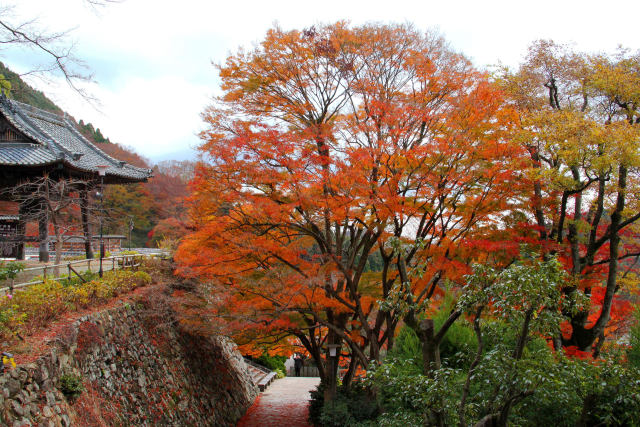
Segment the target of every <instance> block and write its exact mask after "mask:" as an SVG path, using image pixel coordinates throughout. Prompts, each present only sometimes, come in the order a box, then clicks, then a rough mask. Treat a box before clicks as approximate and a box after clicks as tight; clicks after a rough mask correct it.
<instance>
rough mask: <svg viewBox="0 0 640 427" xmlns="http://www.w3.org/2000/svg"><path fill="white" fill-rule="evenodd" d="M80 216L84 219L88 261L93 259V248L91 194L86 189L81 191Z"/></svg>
mask: <svg viewBox="0 0 640 427" xmlns="http://www.w3.org/2000/svg"><path fill="white" fill-rule="evenodd" d="M80 216H81V217H82V234H83V236H84V252H85V255H86V257H87V259H93V247H92V246H91V224H89V192H88V191H87V189H86V188H85V189H83V190H81V191H80Z"/></svg>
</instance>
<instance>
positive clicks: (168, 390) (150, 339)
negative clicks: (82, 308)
mask: <svg viewBox="0 0 640 427" xmlns="http://www.w3.org/2000/svg"><path fill="white" fill-rule="evenodd" d="M62 376H65V378H74V377H75V378H80V379H81V380H82V384H83V386H84V390H83V391H82V392H81V393H80V394H79V395H78V396H77V397H75V398H72V397H67V396H65V395H64V394H63V393H62V392H61V391H60V387H61V382H60V378H61V377H62ZM0 391H1V393H0V409H1V410H2V413H1V414H0V425H8V426H24V425H26V426H30V425H33V426H161V425H170V426H234V425H235V423H236V421H237V420H238V419H239V418H240V417H241V416H242V414H244V412H245V411H246V409H247V408H248V407H249V406H250V405H251V403H252V402H253V400H254V399H255V397H256V395H257V390H256V387H255V386H254V385H253V383H252V382H251V379H250V377H249V375H248V373H247V370H246V367H245V364H244V361H243V360H242V357H241V355H240V354H239V353H238V351H237V349H236V347H235V344H233V343H232V342H230V341H228V340H227V339H225V338H219V337H216V338H213V339H210V338H207V339H205V338H202V337H200V336H194V335H191V334H189V333H187V332H185V331H184V330H182V329H181V328H180V327H179V326H177V325H176V323H175V322H174V321H173V320H172V316H171V314H170V313H168V312H167V311H166V307H165V309H164V310H158V309H157V307H149V306H148V305H147V306H144V305H142V304H137V305H136V306H131V305H126V306H122V307H119V308H115V309H112V310H108V311H104V312H101V313H97V314H93V315H91V316H86V317H83V318H81V319H79V320H78V321H76V322H75V323H74V324H73V325H71V326H70V327H68V328H67V329H66V330H65V331H64V332H63V333H61V334H60V335H59V336H58V337H57V338H56V339H55V341H54V342H53V343H52V344H51V348H50V351H48V353H47V354H45V355H43V356H41V357H40V358H39V359H38V360H37V361H36V363H32V364H28V365H23V366H19V367H18V368H16V369H14V370H12V371H10V372H7V373H5V374H3V375H0Z"/></svg>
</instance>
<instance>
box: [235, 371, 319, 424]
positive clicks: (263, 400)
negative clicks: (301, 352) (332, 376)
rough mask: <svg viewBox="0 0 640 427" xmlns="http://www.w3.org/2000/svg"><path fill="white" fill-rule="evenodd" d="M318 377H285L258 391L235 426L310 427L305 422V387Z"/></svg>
mask: <svg viewBox="0 0 640 427" xmlns="http://www.w3.org/2000/svg"><path fill="white" fill-rule="evenodd" d="M319 382H320V378H309V377H300V378H296V377H286V378H282V379H279V380H275V381H274V382H273V383H272V384H271V385H270V386H269V387H268V388H267V389H266V390H265V391H264V392H262V393H260V395H259V396H258V398H257V399H256V401H255V402H254V403H253V406H251V408H249V410H248V411H247V413H246V414H245V415H244V417H242V418H241V419H240V421H238V425H237V427H283V426H284V427H311V424H309V422H308V421H307V418H308V415H309V410H308V404H309V397H310V396H309V390H312V389H314V388H316V386H317V385H318V383H319Z"/></svg>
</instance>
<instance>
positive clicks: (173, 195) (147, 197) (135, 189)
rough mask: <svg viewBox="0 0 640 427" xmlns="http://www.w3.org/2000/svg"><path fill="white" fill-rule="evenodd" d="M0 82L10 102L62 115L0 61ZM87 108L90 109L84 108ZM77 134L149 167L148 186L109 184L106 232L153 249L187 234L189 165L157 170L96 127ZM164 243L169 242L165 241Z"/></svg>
mask: <svg viewBox="0 0 640 427" xmlns="http://www.w3.org/2000/svg"><path fill="white" fill-rule="evenodd" d="M0 82H2V86H3V87H4V88H5V93H6V95H7V96H8V97H9V98H12V99H15V100H16V101H20V102H24V103H26V104H29V105H33V106H35V107H37V108H41V109H43V110H47V111H50V112H52V113H56V114H63V110H62V109H61V108H60V107H58V106H57V105H56V104H55V103H54V102H53V101H51V100H50V99H49V98H47V96H46V95H45V94H44V93H42V92H40V91H38V90H36V89H34V88H32V87H31V86H29V85H28V84H27V83H26V82H24V80H22V79H21V78H20V76H19V75H18V74H17V73H15V72H13V71H11V70H10V69H9V68H7V67H6V66H5V65H4V64H3V63H2V62H0ZM88 108H90V107H88ZM69 118H71V119H72V120H74V121H75V122H76V123H77V127H78V129H79V130H80V132H81V133H82V134H83V135H84V136H85V137H86V138H87V139H89V140H90V141H91V142H93V143H95V144H96V145H98V147H99V148H100V149H101V150H103V151H104V152H105V153H107V154H109V155H110V156H112V157H115V158H117V159H119V160H124V161H126V162H127V163H130V164H132V165H135V166H139V167H143V168H153V178H151V179H150V180H149V182H146V183H140V184H129V185H110V186H108V187H107V189H106V190H105V200H104V203H105V208H106V209H108V212H109V214H108V222H107V223H106V224H105V226H106V230H105V232H106V233H109V234H123V235H127V236H128V228H129V225H130V223H131V222H133V229H132V232H131V240H132V246H134V247H140V246H157V245H158V244H160V243H161V242H163V241H164V240H165V239H168V240H174V239H177V238H179V237H180V236H182V234H184V232H186V225H185V223H184V219H185V218H184V216H185V209H184V204H183V200H182V199H183V197H184V196H185V195H186V191H187V182H188V181H189V179H191V177H192V175H193V166H194V165H193V163H192V162H189V161H165V162H161V163H160V164H158V165H152V164H151V162H150V161H149V160H148V159H146V158H144V157H143V156H141V155H140V154H138V153H136V152H135V151H134V150H133V148H131V147H126V146H124V145H122V144H118V143H115V142H112V141H111V140H110V139H109V138H108V137H106V136H104V135H103V134H102V132H101V131H100V128H99V127H97V126H94V125H93V124H92V123H89V122H86V123H85V121H84V120H82V119H79V120H76V119H75V118H73V117H72V116H69ZM168 240H167V241H165V243H169V241H168Z"/></svg>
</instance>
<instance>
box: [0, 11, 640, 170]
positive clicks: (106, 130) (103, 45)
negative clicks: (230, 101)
mask: <svg viewBox="0 0 640 427" xmlns="http://www.w3.org/2000/svg"><path fill="white" fill-rule="evenodd" d="M2 3H6V2H5V1H2ZM14 5H15V8H14V14H15V20H16V21H17V20H19V19H20V18H22V19H33V18H37V19H38V22H39V24H40V25H41V26H43V27H46V28H47V29H48V30H50V31H62V30H67V29H72V32H71V36H72V39H73V40H74V41H75V43H76V54H77V56H78V57H80V58H82V59H83V60H84V61H85V62H86V63H87V64H88V66H89V67H90V68H91V70H92V71H93V73H94V77H95V81H96V84H95V85H94V86H92V87H91V88H90V91H91V92H92V93H93V94H94V95H95V96H97V98H98V99H99V102H100V104H101V105H100V107H99V110H98V109H96V108H93V107H92V106H90V105H88V104H87V103H86V102H85V101H83V100H82V99H81V98H80V97H79V96H78V95H77V94H74V93H72V92H71V91H70V90H69V89H68V87H66V86H65V85H64V84H55V82H49V83H43V82H42V81H38V80H31V81H30V82H31V83H32V84H33V85H34V86H36V87H37V88H38V89H40V90H42V91H43V92H45V94H46V95H48V96H49V97H50V98H52V99H53V100H54V101H55V102H56V103H58V104H59V105H60V106H61V107H62V108H63V109H65V110H66V111H68V112H69V113H70V114H71V115H73V116H74V117H76V119H84V120H85V121H89V122H92V123H93V124H94V125H96V126H97V127H99V128H100V130H101V131H102V133H103V134H104V135H105V136H107V137H109V138H110V139H111V140H112V141H114V142H118V143H121V144H124V145H127V146H130V147H133V148H134V149H135V150H136V151H137V152H138V153H140V154H142V155H143V156H145V157H148V158H151V159H154V160H159V159H163V158H171V157H172V156H175V157H180V158H184V156H185V153H186V152H187V151H188V150H189V148H190V147H195V146H196V145H197V144H198V138H197V136H196V134H197V133H198V131H199V130H200V129H201V128H202V127H203V125H202V122H201V119H200V112H201V111H202V110H203V109H204V107H205V106H206V105H207V104H208V103H209V100H210V99H211V96H213V95H215V94H216V93H218V86H219V80H218V76H217V72H216V70H215V68H214V67H213V66H212V65H211V64H212V62H214V63H219V62H223V61H224V59H225V58H226V56H227V54H228V53H230V52H234V51H236V50H237V48H238V47H240V46H245V47H251V46H252V45H253V44H255V43H257V42H259V41H260V40H261V39H262V37H263V36H264V33H265V31H266V30H267V29H268V28H270V27H271V26H273V24H274V23H275V22H277V23H278V24H279V25H280V26H281V27H283V28H285V29H293V28H304V27H308V26H310V25H313V24H317V23H329V22H334V21H336V20H342V19H344V20H349V21H351V22H352V23H353V24H360V23H364V22H371V21H376V22H383V23H386V22H411V23H413V24H415V26H416V27H417V28H420V29H427V28H436V29H438V30H439V31H440V32H441V33H442V34H443V35H444V36H445V37H446V38H447V39H448V40H449V41H450V43H451V45H452V46H453V47H454V48H455V49H456V50H459V51H461V52H463V53H465V54H466V55H467V56H468V57H470V58H471V59H472V60H473V61H474V62H475V64H476V65H477V66H480V67H483V66H486V65H489V64H496V63H497V62H498V61H501V62H502V63H505V64H508V65H517V64H518V63H519V61H520V59H521V58H522V57H523V55H524V54H525V53H526V49H527V46H528V45H529V44H530V43H531V42H532V41H533V40H536V39H540V38H551V39H554V40H555V41H557V42H563V43H568V42H573V43H575V44H576V46H577V48H579V49H582V50H587V51H613V50H614V49H615V48H616V47H617V46H618V45H623V46H625V47H628V48H631V49H633V50H636V49H638V48H640V36H638V17H639V16H640V1H637V0H636V1H630V0H617V1H602V0H600V1H591V0H582V1H575V0H571V1H568V0H554V1H548V0H536V1H518V0H510V1H507V0H505V1H492V0H485V1H478V0H476V1H473V0H452V1H450V2H446V1H437V2H436V1H430V0H423V1H405V0H394V1H389V0H385V1H375V0H369V1H351V0H340V1H334V0H323V1H313V2H312V1H302V0H298V1H285V0H272V1H268V0H263V1H247V0H244V1H238V0H236V1H233V0H231V1H197V0H180V1H162V0H123V1H122V2H120V3H115V4H110V5H108V6H106V7H102V8H98V9H95V8H92V7H90V6H88V5H87V4H86V2H84V1H83V0H57V1H52V0H20V1H19V2H18V1H15V2H14ZM0 60H2V61H4V62H5V63H6V64H7V65H8V66H9V67H10V68H13V69H15V70H17V71H19V72H24V71H26V70H28V69H29V68H30V67H32V64H33V62H34V61H36V60H37V59H35V57H34V54H33V52H31V51H24V50H17V49H11V50H4V51H0Z"/></svg>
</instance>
